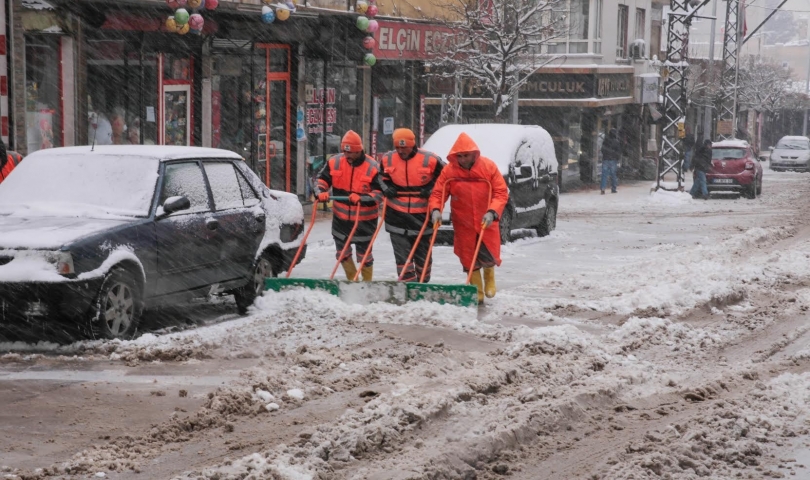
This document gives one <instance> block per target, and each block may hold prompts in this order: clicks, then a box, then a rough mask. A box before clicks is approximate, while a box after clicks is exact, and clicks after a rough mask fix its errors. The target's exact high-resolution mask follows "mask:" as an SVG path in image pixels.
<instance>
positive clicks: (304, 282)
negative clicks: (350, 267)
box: [264, 277, 340, 295]
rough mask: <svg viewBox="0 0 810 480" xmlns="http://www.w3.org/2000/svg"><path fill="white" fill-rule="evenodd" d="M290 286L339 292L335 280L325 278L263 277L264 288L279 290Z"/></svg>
mask: <svg viewBox="0 0 810 480" xmlns="http://www.w3.org/2000/svg"><path fill="white" fill-rule="evenodd" d="M291 288H309V289H311V290H323V291H325V292H327V293H331V294H332V295H339V294H340V287H339V286H338V281H337V280H326V279H319V278H281V277H278V278H270V277H268V278H265V279H264V289H265V290H275V291H276V292H280V291H282V290H288V289H291Z"/></svg>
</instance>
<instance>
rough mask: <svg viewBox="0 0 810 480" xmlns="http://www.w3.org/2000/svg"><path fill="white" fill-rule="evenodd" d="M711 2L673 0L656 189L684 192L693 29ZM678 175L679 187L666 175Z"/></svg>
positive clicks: (668, 36) (665, 67)
mask: <svg viewBox="0 0 810 480" xmlns="http://www.w3.org/2000/svg"><path fill="white" fill-rule="evenodd" d="M708 2H709V0H702V1H700V0H697V1H696V0H670V2H669V4H670V12H669V21H668V28H667V57H666V59H665V60H664V65H663V67H664V70H663V73H664V77H665V80H664V122H665V123H664V127H663V132H662V133H663V135H662V140H661V150H660V152H659V155H658V159H659V160H658V161H659V167H658V181H657V183H656V187H655V188H656V190H658V189H665V190H679V191H681V190H683V149H682V143H683V142H682V132H683V128H684V122H685V120H686V119H685V116H686V107H687V103H688V99H687V98H686V94H687V91H686V71H687V69H688V68H689V27H690V26H691V25H692V19H693V18H694V17H695V13H696V12H697V11H698V9H700V7H702V6H703V5H705V4H706V3H708ZM670 172H674V173H675V175H676V177H677V187H673V186H672V185H670V184H667V183H666V182H665V180H664V176H665V175H666V174H667V173H670Z"/></svg>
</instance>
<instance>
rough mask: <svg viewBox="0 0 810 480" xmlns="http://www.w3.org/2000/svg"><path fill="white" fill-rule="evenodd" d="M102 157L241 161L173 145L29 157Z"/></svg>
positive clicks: (52, 150)
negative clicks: (228, 159) (225, 159)
mask: <svg viewBox="0 0 810 480" xmlns="http://www.w3.org/2000/svg"><path fill="white" fill-rule="evenodd" d="M74 155H82V156H100V157H104V156H106V157H110V156H115V157H131V158H133V159H136V158H144V159H147V158H148V159H152V160H160V161H164V160H176V159H180V158H232V159H236V160H241V159H242V157H241V156H239V155H238V154H236V153H233V152H231V151H228V150H222V149H219V148H203V147H178V146H173V145H96V146H95V148H93V147H91V146H90V145H83V146H80V147H62V148H49V149H44V150H38V151H36V152H34V153H32V154H31V155H29V157H35V156H36V157H40V156H42V157H55V156H60V157H61V156H74Z"/></svg>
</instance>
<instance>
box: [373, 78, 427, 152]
mask: <svg viewBox="0 0 810 480" xmlns="http://www.w3.org/2000/svg"><path fill="white" fill-rule="evenodd" d="M372 74H373V79H372V87H371V88H372V91H373V92H374V95H376V96H377V108H378V111H377V118H378V119H379V124H378V125H377V128H378V132H377V153H378V154H383V153H385V152H388V151H391V150H393V149H394V141H393V137H392V133H393V129H395V128H399V127H405V128H410V129H412V130H414V131H416V130H417V129H416V128H415V127H416V125H414V124H415V122H414V113H415V112H416V110H417V108H418V105H417V103H416V102H418V101H419V97H418V95H416V94H415V93H414V89H415V85H414V79H416V78H418V75H417V74H415V72H414V63H413V62H385V63H384V64H382V65H379V66H376V67H374V71H373V72H372Z"/></svg>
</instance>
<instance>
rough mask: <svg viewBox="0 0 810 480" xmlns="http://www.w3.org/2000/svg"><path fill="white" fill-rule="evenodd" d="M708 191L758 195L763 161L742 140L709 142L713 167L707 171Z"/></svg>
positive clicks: (753, 196)
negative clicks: (710, 143)
mask: <svg viewBox="0 0 810 480" xmlns="http://www.w3.org/2000/svg"><path fill="white" fill-rule="evenodd" d="M706 184H707V187H708V190H709V193H713V192H730V193H739V194H742V195H745V196H746V197H747V198H751V199H754V198H757V195H759V194H761V193H762V164H761V163H760V162H759V159H758V158H757V155H756V153H754V150H753V149H752V148H751V145H749V144H748V142H746V141H744V140H733V139H732V140H723V141H722V142H714V143H713V144H712V168H711V170H709V172H708V173H707V174H706Z"/></svg>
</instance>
